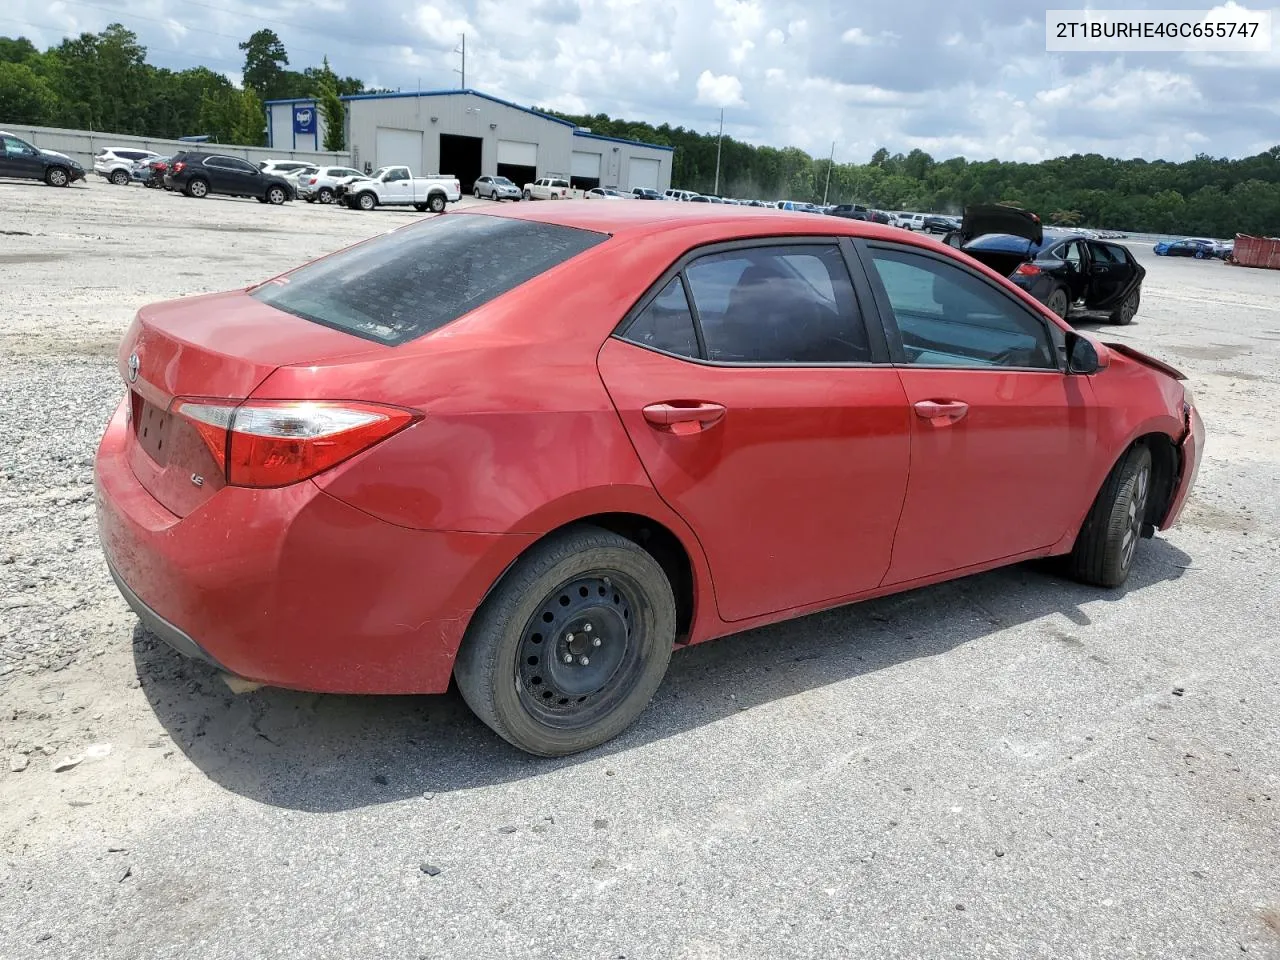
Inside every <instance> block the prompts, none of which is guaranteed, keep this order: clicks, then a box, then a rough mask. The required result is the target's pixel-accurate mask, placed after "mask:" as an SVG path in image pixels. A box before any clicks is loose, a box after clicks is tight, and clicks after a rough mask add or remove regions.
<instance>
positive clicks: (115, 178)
mask: <svg viewBox="0 0 1280 960" xmlns="http://www.w3.org/2000/svg"><path fill="white" fill-rule="evenodd" d="M107 179H108V180H110V181H111V182H112V183H114V184H115V185H116V186H117V187H127V186H128V185H129V174H128V173H126V172H125V171H124V170H112V171H111V176H109V177H108V178H107Z"/></svg>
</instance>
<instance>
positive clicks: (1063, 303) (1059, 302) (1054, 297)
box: [1044, 287, 1071, 320]
mask: <svg viewBox="0 0 1280 960" xmlns="http://www.w3.org/2000/svg"><path fill="white" fill-rule="evenodd" d="M1044 305H1045V306H1046V307H1048V308H1049V309H1050V310H1052V311H1053V312H1054V313H1056V314H1057V315H1058V316H1059V317H1061V318H1062V319H1063V320H1065V319H1067V313H1068V312H1069V311H1070V310H1071V300H1070V298H1069V297H1068V296H1067V291H1066V289H1065V288H1064V287H1054V288H1053V292H1052V293H1050V294H1049V296H1048V298H1047V299H1046V300H1045V302H1044Z"/></svg>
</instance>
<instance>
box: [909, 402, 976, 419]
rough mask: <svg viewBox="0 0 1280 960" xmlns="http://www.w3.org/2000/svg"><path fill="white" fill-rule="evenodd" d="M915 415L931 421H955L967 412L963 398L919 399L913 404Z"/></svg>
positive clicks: (967, 406) (967, 407) (966, 405)
mask: <svg viewBox="0 0 1280 960" xmlns="http://www.w3.org/2000/svg"><path fill="white" fill-rule="evenodd" d="M915 407H916V416H917V417H919V418H920V419H922V420H929V421H932V422H933V423H938V424H945V423H955V421H957V420H959V419H961V418H962V417H964V415H965V414H966V413H968V412H969V405H968V404H967V403H965V402H964V401H963V400H921V401H920V402H919V403H917V404H916V405H915Z"/></svg>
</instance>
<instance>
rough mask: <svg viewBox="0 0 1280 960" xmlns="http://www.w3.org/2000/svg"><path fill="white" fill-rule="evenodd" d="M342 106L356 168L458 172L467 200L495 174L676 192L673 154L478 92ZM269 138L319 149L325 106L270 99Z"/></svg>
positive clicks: (352, 101) (285, 145)
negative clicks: (393, 166) (479, 180)
mask: <svg viewBox="0 0 1280 960" xmlns="http://www.w3.org/2000/svg"><path fill="white" fill-rule="evenodd" d="M342 99H343V101H344V103H345V105H346V123H347V149H348V150H349V151H350V152H351V163H352V165H353V166H356V167H360V168H365V167H368V168H369V169H373V168H376V167H381V166H386V165H387V164H391V163H403V164H406V165H408V166H409V167H410V168H412V169H413V171H414V172H415V173H423V174H433V173H447V174H453V175H454V176H456V177H457V178H458V179H459V180H460V181H461V183H462V189H463V191H464V192H470V190H471V184H472V183H473V182H474V181H475V179H476V177H479V176H482V175H486V174H487V175H489V176H505V177H508V178H510V179H511V180H512V181H513V182H515V183H516V184H518V185H520V186H523V185H524V184H526V183H529V182H530V181H532V180H536V179H538V178H539V177H563V178H565V179H567V180H569V181H570V182H571V183H572V185H573V186H574V187H577V188H579V189H583V190H587V189H590V188H591V187H597V186H606V187H619V188H621V189H623V190H630V189H632V188H633V187H651V188H653V189H655V190H665V189H667V188H668V187H670V186H671V159H672V153H673V148H671V147H664V146H658V145H657V144H651V143H639V142H637V141H634V140H620V139H618V138H616V137H604V136H600V135H598V134H595V133H592V132H590V131H589V130H584V129H582V128H579V127H575V126H574V125H573V124H572V123H570V122H568V121H567V120H561V119H559V118H558V117H552V116H548V115H547V114H545V113H538V112H537V111H536V110H531V109H529V108H528V107H522V106H519V105H518V104H514V103H509V102H508V101H506V100H500V99H498V98H497V97H491V96H489V95H488V94H486V93H479V92H477V91H475V90H433V91H423V92H414V93H369V94H359V95H356V96H351V97H343V98H342ZM267 139H268V143H269V144H270V145H271V147H272V148H273V149H275V150H318V149H319V148H320V147H321V146H323V145H324V118H323V117H322V116H321V115H320V111H319V110H318V109H317V105H316V103H315V101H314V100H271V101H268V102H267Z"/></svg>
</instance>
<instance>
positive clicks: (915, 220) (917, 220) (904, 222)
mask: <svg viewBox="0 0 1280 960" xmlns="http://www.w3.org/2000/svg"><path fill="white" fill-rule="evenodd" d="M894 226H898V227H906V228H907V229H908V230H923V229H924V214H923V213H900V214H898V217H897V221H896V223H895V224H894Z"/></svg>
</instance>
